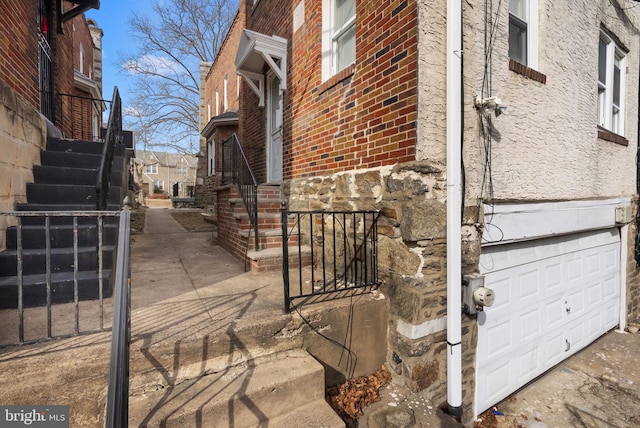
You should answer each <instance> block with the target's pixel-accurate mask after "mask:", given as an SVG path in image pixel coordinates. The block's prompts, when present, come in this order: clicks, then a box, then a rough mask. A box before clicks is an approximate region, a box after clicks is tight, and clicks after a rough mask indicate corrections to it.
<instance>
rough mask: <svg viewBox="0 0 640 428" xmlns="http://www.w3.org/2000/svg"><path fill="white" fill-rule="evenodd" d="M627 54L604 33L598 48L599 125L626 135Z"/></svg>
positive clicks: (601, 33)
mask: <svg viewBox="0 0 640 428" xmlns="http://www.w3.org/2000/svg"><path fill="white" fill-rule="evenodd" d="M624 70H625V53H624V51H623V50H622V49H620V47H618V45H616V43H615V41H613V39H612V38H611V37H609V36H608V35H607V34H606V33H605V32H604V31H601V32H600V43H599V46H598V125H600V126H601V127H603V128H605V129H607V130H609V131H611V132H614V133H616V134H618V135H624V114H623V113H624V107H623V106H624V83H625V82H624Z"/></svg>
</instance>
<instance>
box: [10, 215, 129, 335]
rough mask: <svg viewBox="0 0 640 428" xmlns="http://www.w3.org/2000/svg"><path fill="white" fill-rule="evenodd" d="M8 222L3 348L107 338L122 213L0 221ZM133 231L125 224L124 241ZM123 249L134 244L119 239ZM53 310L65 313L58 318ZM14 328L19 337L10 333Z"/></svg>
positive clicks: (58, 314) (46, 216) (38, 216)
mask: <svg viewBox="0 0 640 428" xmlns="http://www.w3.org/2000/svg"><path fill="white" fill-rule="evenodd" d="M8 216H9V217H13V218H15V223H16V225H15V226H11V227H9V228H8V229H7V231H6V236H7V240H6V244H7V250H6V251H5V252H4V253H2V254H0V255H1V256H2V259H1V262H2V263H3V266H4V268H3V270H4V272H3V275H2V276H1V277H0V307H1V308H2V309H1V310H0V318H1V319H2V325H3V328H4V329H5V331H4V332H3V336H5V337H4V338H3V339H2V340H1V341H0V342H1V344H2V345H12V344H25V343H35V342H39V341H42V340H48V339H52V338H62V337H69V336H77V335H80V334H85V333H94V332H100V331H105V330H108V329H109V327H108V325H106V323H105V311H107V310H111V308H112V306H111V304H106V303H105V302H106V300H107V299H108V298H110V297H111V295H112V287H111V286H110V284H113V282H112V281H111V279H112V278H113V275H112V272H113V271H114V269H117V268H118V266H114V264H113V257H114V254H115V253H114V249H115V245H116V239H117V238H118V237H117V236H116V230H117V229H116V227H117V220H118V217H121V216H122V214H121V212H120V211H7V212H0V217H8ZM121 222H122V218H121ZM121 227H122V226H121ZM128 230H129V229H128V223H127V228H126V229H125V230H124V231H121V233H125V232H126V233H127V234H128V233H129V232H128ZM117 244H118V245H126V246H127V247H128V245H129V241H128V237H127V238H124V237H120V238H119V240H118V242H117ZM126 263H128V260H126ZM9 270H11V271H9ZM54 307H56V308H60V310H58V311H57V312H56V313H55V314H54V313H53V309H54ZM25 314H26V315H25ZM54 315H55V317H54ZM54 318H55V325H54ZM26 321H29V323H28V325H27V329H28V330H29V331H28V334H27V333H25V325H26V324H27V323H26ZM40 323H42V324H44V326H43V325H40ZM13 328H15V329H16V330H17V334H15V333H12V332H10V331H9V329H13ZM54 330H55V331H54ZM14 339H15V340H14Z"/></svg>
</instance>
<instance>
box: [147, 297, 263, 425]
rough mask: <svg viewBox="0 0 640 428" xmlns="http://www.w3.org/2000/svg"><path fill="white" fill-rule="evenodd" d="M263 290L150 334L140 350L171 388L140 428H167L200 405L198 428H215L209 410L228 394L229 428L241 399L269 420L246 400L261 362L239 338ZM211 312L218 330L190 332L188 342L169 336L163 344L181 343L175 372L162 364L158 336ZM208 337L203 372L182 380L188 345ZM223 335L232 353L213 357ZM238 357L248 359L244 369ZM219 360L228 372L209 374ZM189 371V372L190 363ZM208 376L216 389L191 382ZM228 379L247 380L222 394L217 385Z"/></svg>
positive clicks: (210, 303)
mask: <svg viewBox="0 0 640 428" xmlns="http://www.w3.org/2000/svg"><path fill="white" fill-rule="evenodd" d="M262 288H264V287H262ZM259 290H260V289H257V290H252V291H249V292H246V293H237V294H230V295H224V296H217V297H214V298H210V299H207V302H206V309H205V308H203V310H202V311H199V312H197V313H194V312H184V313H182V316H180V317H178V318H174V319H173V320H172V321H171V322H170V323H168V324H167V323H163V325H162V327H161V328H158V330H157V331H156V332H146V333H144V334H143V335H142V336H141V337H139V339H141V340H142V342H143V343H142V345H141V347H140V351H141V353H142V354H143V356H144V358H145V359H146V360H147V361H148V362H149V363H150V364H151V365H152V366H153V368H154V369H155V370H156V371H157V373H159V374H160V376H161V377H162V379H163V381H164V383H165V384H166V386H165V387H164V390H163V394H162V397H160V399H159V400H158V401H157V403H156V404H155V405H154V406H153V408H152V409H151V410H150V411H149V412H148V413H147V415H146V416H145V417H144V419H143V420H142V421H141V422H140V425H139V426H142V427H144V426H148V425H150V424H152V423H153V424H159V426H166V425H167V424H168V422H169V420H171V419H172V418H174V417H178V416H179V415H180V414H181V413H182V412H183V411H187V409H186V408H188V407H190V406H191V405H192V404H194V403H198V404H197V409H196V410H195V420H196V426H197V427H205V426H210V425H206V421H205V409H206V406H207V405H209V404H210V403H211V402H213V401H215V400H216V399H217V398H218V397H219V396H220V395H221V394H225V396H226V397H228V400H227V403H228V407H227V409H228V415H227V417H228V418H229V422H230V425H229V426H235V421H234V418H235V416H234V415H235V412H236V410H237V409H236V408H235V406H236V404H234V403H235V400H236V399H237V400H238V401H240V402H242V403H243V404H244V405H245V406H246V408H247V409H249V410H250V411H251V412H252V413H253V414H254V415H255V416H256V418H257V419H258V420H264V419H265V418H266V415H265V414H264V412H262V410H261V409H260V408H259V407H258V406H257V405H256V403H254V402H253V401H252V400H251V399H250V398H249V397H247V396H246V395H245V394H244V393H245V392H246V390H247V386H248V384H249V382H250V381H251V378H252V374H253V372H254V370H255V362H254V361H253V358H254V355H252V353H251V351H250V350H249V349H248V347H247V346H246V345H245V344H244V343H243V340H242V339H241V338H240V337H239V336H238V335H237V334H236V330H237V327H238V325H237V324H238V320H239V319H241V318H242V317H243V316H245V315H246V314H247V312H249V310H250V308H251V307H252V306H253V305H254V303H255V302H256V300H257V299H258V291H259ZM184 303H186V304H188V303H189V302H187V301H185V302H184ZM185 307H186V306H185ZM205 312H207V313H211V314H215V316H216V320H211V321H213V323H212V324H209V323H207V324H205V325H202V326H200V327H199V328H197V329H195V330H190V331H189V332H188V334H189V336H188V337H187V338H185V337H183V335H182V332H181V331H176V332H175V333H173V334H171V335H170V336H168V337H164V336H163V339H162V340H163V341H167V340H171V339H173V338H177V340H176V341H175V342H174V349H173V359H172V361H171V367H167V365H166V364H164V363H163V362H162V361H161V359H162V358H161V356H159V355H154V352H153V340H154V334H155V333H159V332H160V331H162V330H164V329H165V328H168V327H169V326H178V325H181V324H185V325H188V324H189V321H190V320H192V319H196V318H198V317H200V316H202V315H203V314H204V313H205ZM203 332H206V333H205V334H204V335H203V336H202V337H201V338H200V342H201V345H200V358H199V360H200V368H199V371H198V372H197V373H193V372H190V373H188V375H187V377H188V379H182V378H181V377H180V375H181V368H182V367H183V364H185V362H184V361H181V355H182V354H183V350H182V348H183V347H189V346H194V345H193V344H190V343H188V342H189V338H190V337H193V336H197V335H199V333H203ZM223 332H224V336H225V337H226V339H227V343H228V346H227V348H226V350H225V351H222V350H218V352H216V353H212V350H211V349H210V346H209V343H210V341H211V340H212V337H213V336H215V335H216V334H222V333H223ZM134 340H135V338H134ZM238 353H240V354H241V355H242V362H243V364H244V366H240V365H238V364H237V361H235V359H236V358H237V355H238ZM214 355H218V356H220V357H221V358H222V359H224V360H225V361H224V362H225V364H224V366H225V367H224V368H223V369H222V370H218V371H215V370H214V371H212V370H210V369H208V368H207V361H208V360H209V359H210V358H212V356H214ZM186 365H187V366H189V364H188V361H187V364H186ZM207 375H210V376H211V383H210V384H209V385H208V386H205V387H202V385H199V384H197V383H195V382H194V383H191V384H189V382H190V380H193V379H199V378H201V377H203V376H207ZM228 377H233V378H236V379H239V378H242V382H241V385H240V386H237V385H234V384H233V383H229V384H227V385H226V386H224V387H223V388H220V385H216V383H217V382H219V381H221V380H224V379H225V378H228ZM179 385H180V388H182V389H181V390H179V391H178V390H177V387H178V386H179ZM185 385H186V386H185ZM229 388H237V389H236V390H235V391H229ZM229 396H230V397H229ZM167 408H169V409H167ZM163 410H165V411H163ZM166 410H168V412H166ZM157 417H161V419H160V420H159V421H157V420H154V419H156V418H157Z"/></svg>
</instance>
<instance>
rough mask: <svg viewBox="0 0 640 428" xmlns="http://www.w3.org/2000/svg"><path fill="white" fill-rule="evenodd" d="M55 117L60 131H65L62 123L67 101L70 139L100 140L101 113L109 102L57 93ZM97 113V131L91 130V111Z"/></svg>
mask: <svg viewBox="0 0 640 428" xmlns="http://www.w3.org/2000/svg"><path fill="white" fill-rule="evenodd" d="M56 95H57V97H58V102H57V109H56V116H57V121H56V122H57V125H58V127H59V128H60V129H65V128H64V126H63V122H64V119H65V116H64V112H65V108H64V107H65V105H64V104H65V102H64V101H63V100H65V99H66V100H68V101H67V103H66V105H67V111H68V112H69V113H70V115H71V118H70V122H71V123H70V125H71V135H70V136H69V137H70V138H73V139H79V140H93V141H96V140H100V139H101V136H100V128H101V127H102V112H103V111H104V110H105V108H106V105H107V104H109V105H111V100H103V99H101V98H92V97H83V96H80V95H72V94H65V93H62V92H59V93H57V94H56ZM94 108H95V110H96V111H97V112H99V123H98V126H97V129H94V128H93V114H92V113H93V110H94Z"/></svg>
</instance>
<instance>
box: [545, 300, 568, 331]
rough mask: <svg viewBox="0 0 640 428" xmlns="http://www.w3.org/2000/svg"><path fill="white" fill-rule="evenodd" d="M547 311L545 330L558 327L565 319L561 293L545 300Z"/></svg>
mask: <svg viewBox="0 0 640 428" xmlns="http://www.w3.org/2000/svg"><path fill="white" fill-rule="evenodd" d="M545 310H546V313H547V324H546V325H547V330H548V331H553V330H556V329H557V328H558V327H560V326H561V325H562V324H563V323H564V322H565V321H564V320H565V304H564V298H563V297H562V295H560V296H555V297H554V298H552V299H548V300H547V301H546V302H545Z"/></svg>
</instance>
